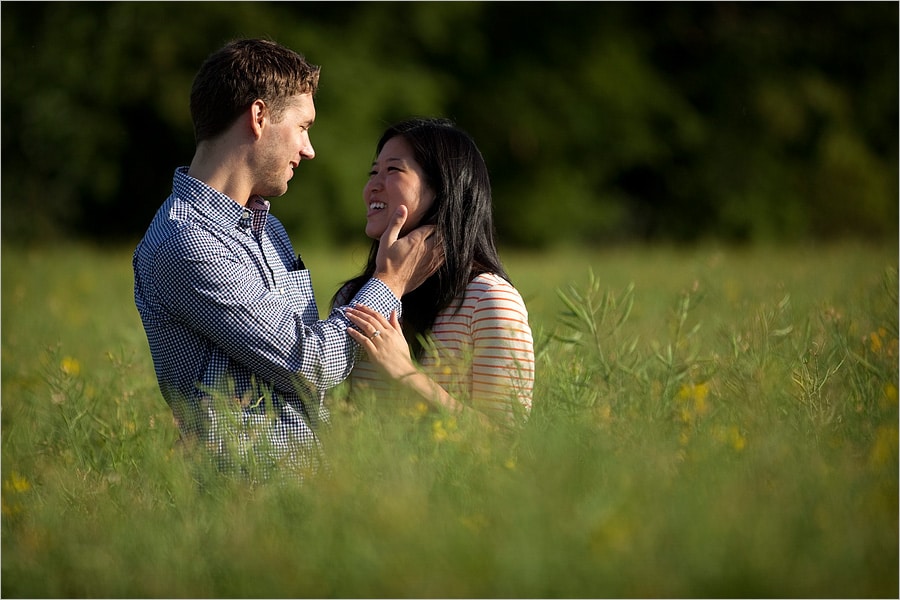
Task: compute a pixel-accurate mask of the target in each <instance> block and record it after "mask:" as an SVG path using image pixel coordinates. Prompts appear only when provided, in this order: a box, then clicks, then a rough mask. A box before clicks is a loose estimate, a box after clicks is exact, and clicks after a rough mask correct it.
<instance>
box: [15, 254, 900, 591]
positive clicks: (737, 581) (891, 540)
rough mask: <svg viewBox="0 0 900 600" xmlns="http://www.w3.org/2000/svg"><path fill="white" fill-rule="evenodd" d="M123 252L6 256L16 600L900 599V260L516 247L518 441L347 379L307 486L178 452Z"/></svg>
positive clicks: (327, 279) (325, 268)
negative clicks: (523, 383)
mask: <svg viewBox="0 0 900 600" xmlns="http://www.w3.org/2000/svg"><path fill="white" fill-rule="evenodd" d="M130 252H131V248H124V249H122V248H120V249H105V250H100V249H95V248H91V247H84V246H77V245H65V246H60V247H58V248H47V249H32V250H25V249H16V248H11V247H5V248H3V254H2V590H0V592H2V595H3V596H4V597H177V598H182V597H817V598H820V597H897V596H898V591H900V590H898V566H897V565H898V525H897V519H898V401H897V390H898V341H897V338H898V294H897V292H898V282H897V263H898V252H897V247H896V245H894V246H887V247H870V246H865V245H854V244H840V245H831V246H819V247H796V248H760V249H752V250H748V249H745V250H736V249H728V248H718V247H712V246H706V247H698V248H693V249H687V250H677V249H672V248H654V249H638V248H635V249H628V250H624V249H623V250H609V251H602V252H601V251H598V252H592V253H579V252H575V251H569V252H566V251H557V252H553V253H548V254H537V253H513V252H508V253H506V254H505V255H504V256H505V259H506V262H507V266H508V268H509V271H510V274H511V276H512V277H513V279H514V281H515V283H516V284H517V286H518V287H519V289H520V291H521V292H522V294H523V296H524V297H525V299H526V302H527V303H528V306H529V311H530V317H531V322H532V327H533V329H534V332H535V336H536V344H537V351H538V365H537V379H536V392H535V409H534V413H533V414H532V418H531V419H530V421H529V423H528V425H527V427H526V428H525V429H524V430H523V431H522V432H521V433H520V434H519V435H517V436H515V437H513V438H508V437H500V436H497V435H494V434H491V433H489V432H486V431H484V430H482V429H481V428H480V427H478V426H477V424H476V423H474V422H471V421H467V420H465V419H459V420H455V419H450V418H447V417H446V416H444V415H439V414H427V415H423V414H422V413H420V412H418V411H416V410H415V409H414V407H413V405H412V404H409V403H404V402H403V399H402V398H392V399H387V400H386V399H381V400H380V401H377V400H376V399H374V398H361V399H353V401H352V402H350V401H349V400H348V398H346V395H345V394H343V391H344V390H342V389H338V390H336V395H335V398H334V411H333V417H334V419H333V427H332V428H331V429H330V430H329V431H328V432H326V433H325V442H326V444H327V446H328V448H329V456H330V459H331V461H332V466H333V474H332V476H331V477H320V478H314V479H311V480H308V481H307V482H306V483H305V484H303V485H300V484H297V483H293V482H291V481H288V482H280V483H278V482H275V481H271V482H268V483H261V484H251V483H248V482H246V481H243V480H240V479H237V478H232V477H229V476H225V475H221V474H216V473H215V472H213V471H212V470H211V469H209V468H207V467H206V465H205V464H204V463H202V462H200V461H198V460H197V459H195V458H191V457H190V456H187V455H185V454H182V453H180V452H177V451H175V450H174V449H173V445H174V442H175V439H176V435H175V431H174V429H173V426H172V421H171V415H170V413H169V410H168V408H167V407H166V405H165V404H164V403H163V401H162V398H161V396H160V394H159V392H158V389H157V387H156V381H155V379H154V375H153V368H152V363H151V361H150V356H149V351H148V349H147V343H146V339H145V338H144V333H143V330H142V329H141V325H140V320H139V318H138V315H137V311H136V310H135V308H134V304H133V300H132V288H131V285H132V275H131V264H130V258H131V255H130ZM364 256H365V252H364V250H359V249H358V250H353V251H349V250H348V251H342V252H330V253H329V252H325V251H319V252H316V251H314V250H307V251H305V252H304V259H305V261H306V263H307V265H308V266H309V267H310V268H311V269H312V271H313V280H314V282H315V284H316V286H317V292H318V294H319V302H320V310H321V309H322V307H324V306H325V305H326V304H327V299H328V297H329V296H330V294H331V293H332V292H333V290H334V288H335V286H336V285H337V284H338V283H339V282H340V281H341V280H342V279H344V278H346V277H348V276H349V275H351V274H353V273H354V272H355V271H356V269H357V267H358V266H359V263H360V261H362V260H363V258H364Z"/></svg>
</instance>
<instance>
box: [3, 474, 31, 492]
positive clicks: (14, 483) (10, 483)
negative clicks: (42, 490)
mask: <svg viewBox="0 0 900 600" xmlns="http://www.w3.org/2000/svg"><path fill="white" fill-rule="evenodd" d="M3 489H4V490H6V491H7V492H16V493H19V494H22V493H24V492H27V491H28V490H30V489H31V484H30V483H28V480H27V479H25V478H24V477H23V476H21V475H19V474H18V473H16V472H15V471H13V472H12V473H11V474H10V476H9V479H7V480H6V481H4V482H3Z"/></svg>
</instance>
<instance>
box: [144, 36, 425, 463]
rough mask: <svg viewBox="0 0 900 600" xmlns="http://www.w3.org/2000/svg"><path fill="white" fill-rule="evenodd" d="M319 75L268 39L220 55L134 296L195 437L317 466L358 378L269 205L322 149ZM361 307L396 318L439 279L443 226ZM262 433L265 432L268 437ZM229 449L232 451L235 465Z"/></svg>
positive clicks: (185, 426) (189, 435) (183, 421)
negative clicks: (339, 398) (347, 390)
mask: <svg viewBox="0 0 900 600" xmlns="http://www.w3.org/2000/svg"><path fill="white" fill-rule="evenodd" d="M318 80H319V67H317V66H315V65H311V64H309V63H308V62H307V61H306V60H305V59H304V58H303V57H302V56H300V55H299V54H297V53H296V52H294V51H292V50H290V49H287V48H285V47H283V46H280V45H278V44H276V43H274V42H271V41H267V40H240V41H236V42H232V43H230V44H227V45H226V46H225V47H224V48H222V49H221V50H219V51H218V52H216V53H214V54H212V55H211V56H210V57H209V58H208V59H207V60H206V61H205V62H204V64H203V65H202V66H201V68H200V70H199V72H198V73H197V75H196V78H195V80H194V84H193V87H192V90H191V101H190V107H191V116H192V118H193V121H194V133H195V138H196V142H197V145H196V151H195V154H194V157H193V160H192V161H191V164H190V166H189V167H179V168H178V169H176V171H175V176H174V182H173V191H172V194H171V195H170V196H169V198H168V199H167V200H166V201H165V202H164V203H163V205H162V207H161V208H160V209H159V211H158V212H157V214H156V216H155V217H154V219H153V221H152V222H151V224H150V226H149V228H148V229H147V232H146V234H145V235H144V238H143V239H142V240H141V242H140V243H139V244H138V246H137V248H136V250H135V252H134V258H133V266H134V297H135V304H136V305H137V309H138V311H139V313H140V316H141V320H142V322H143V325H144V329H145V331H146V334H147V340H148V342H149V345H150V352H151V354H152V357H153V363H154V367H155V370H156V376H157V379H158V381H159V387H160V390H161V392H162V395H163V398H165V400H166V402H167V403H168V404H169V406H170V407H171V409H172V411H173V414H174V416H175V420H176V423H177V424H178V427H179V429H180V431H181V434H182V438H183V439H200V440H202V441H204V442H206V444H207V445H208V446H210V447H211V449H213V450H214V451H216V452H217V453H219V454H220V456H224V457H225V459H226V461H229V462H231V461H233V460H234V459H235V458H240V459H248V457H249V459H250V460H255V459H257V458H258V456H257V455H258V454H260V453H264V454H265V456H264V457H263V459H264V460H268V461H275V462H288V463H290V464H292V465H294V466H300V467H304V468H307V467H314V466H315V465H316V464H317V462H318V458H317V456H316V455H317V452H315V450H316V449H317V448H318V446H319V440H318V437H317V435H316V429H317V427H318V426H319V424H320V423H323V422H327V419H328V412H327V409H326V407H325V406H324V394H325V391H326V390H327V389H328V388H330V387H333V386H334V385H336V384H338V383H340V382H341V381H342V380H344V379H345V378H346V377H347V375H348V374H349V373H350V370H351V368H352V367H353V360H354V356H355V345H356V343H355V342H354V341H352V340H351V339H350V337H349V336H348V335H347V329H348V327H351V324H350V321H349V320H348V319H347V317H346V316H345V314H344V308H343V307H341V308H338V309H336V310H334V311H332V312H331V314H330V316H329V317H328V319H326V320H319V314H318V308H317V307H316V303H315V297H314V295H313V289H312V284H311V281H310V277H309V272H308V271H307V270H306V269H305V266H304V265H303V262H302V261H301V259H300V257H299V256H298V255H295V254H294V250H293V247H292V245H291V242H290V240H289V239H288V236H287V233H286V232H285V230H284V227H283V226H282V225H281V223H280V222H279V221H278V220H277V219H276V218H275V217H274V216H272V215H271V214H270V213H269V203H268V201H266V200H264V199H263V198H264V197H266V196H268V197H272V196H281V195H283V194H284V193H285V192H286V191H287V188H288V181H289V180H290V179H291V178H292V176H293V171H294V169H296V168H297V167H298V166H299V165H300V163H301V161H303V160H312V158H313V157H314V156H315V152H314V150H313V147H312V145H311V143H310V138H309V130H310V128H311V127H312V125H313V122H314V121H315V117H316V111H315V106H314V102H313V97H314V95H315V93H316V89H317V87H318ZM405 219H406V212H405V211H398V212H397V213H396V214H395V215H394V216H393V220H392V222H391V226H390V227H389V228H388V231H386V232H385V234H384V236H383V237H382V238H381V241H382V245H381V248H380V250H379V256H378V268H377V269H376V272H375V274H374V276H373V278H372V279H371V280H370V281H369V282H368V283H367V284H366V285H365V286H364V287H363V288H362V289H361V290H360V292H359V293H358V294H357V295H356V296H355V298H354V299H353V300H352V301H351V304H357V303H359V304H365V305H367V306H371V307H373V308H375V309H376V310H378V311H379V312H381V313H382V314H384V315H385V316H389V315H390V313H391V312H392V311H398V312H399V311H400V308H401V307H400V301H399V298H401V297H402V296H403V295H404V294H405V293H406V292H408V291H410V290H412V289H415V288H416V287H417V286H418V285H420V284H421V283H422V282H423V281H424V280H425V278H426V277H427V276H428V275H429V274H430V273H431V272H433V270H434V268H435V266H434V264H435V252H437V251H436V250H434V244H433V242H432V240H430V239H428V238H429V236H430V233H431V230H430V229H428V228H420V229H417V230H415V231H413V232H410V233H409V234H408V235H406V236H404V237H402V238H399V239H398V235H399V232H400V228H401V227H402V225H403V223H404V222H405ZM261 432H262V435H260V433H261ZM229 453H230V455H229Z"/></svg>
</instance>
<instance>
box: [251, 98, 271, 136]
mask: <svg viewBox="0 0 900 600" xmlns="http://www.w3.org/2000/svg"><path fill="white" fill-rule="evenodd" d="M247 117H248V118H249V120H250V123H249V125H250V129H251V131H252V132H253V135H254V137H255V138H256V139H259V137H260V136H261V135H262V130H263V126H264V125H265V122H266V120H267V119H268V118H269V107H268V106H266V103H265V102H263V101H262V100H260V99H256V100H255V101H254V102H253V104H251V105H250V108H249V109H248V114H247Z"/></svg>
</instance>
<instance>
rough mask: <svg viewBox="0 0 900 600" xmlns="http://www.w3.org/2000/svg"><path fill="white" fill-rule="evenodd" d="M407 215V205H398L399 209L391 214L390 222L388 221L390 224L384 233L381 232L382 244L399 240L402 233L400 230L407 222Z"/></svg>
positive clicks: (389, 243) (388, 244) (387, 244)
mask: <svg viewBox="0 0 900 600" xmlns="http://www.w3.org/2000/svg"><path fill="white" fill-rule="evenodd" d="M407 215H408V212H407V208H406V206H404V205H400V206H398V207H397V210H395V211H394V214H393V215H391V221H390V223H388V226H387V228H386V229H385V230H384V233H382V234H381V244H382V245H386V246H390V245H391V244H393V243H394V242H396V241H397V237H399V235H400V230H401V229H402V228H403V224H404V223H406V217H407Z"/></svg>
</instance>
